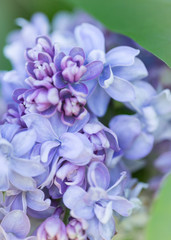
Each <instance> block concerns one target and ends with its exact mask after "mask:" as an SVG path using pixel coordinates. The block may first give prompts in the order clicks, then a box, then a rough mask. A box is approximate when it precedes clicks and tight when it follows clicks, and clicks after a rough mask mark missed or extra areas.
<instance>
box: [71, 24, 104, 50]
mask: <svg viewBox="0 0 171 240" xmlns="http://www.w3.org/2000/svg"><path fill="white" fill-rule="evenodd" d="M75 38H76V40H77V42H78V44H79V45H80V46H81V47H82V48H83V49H84V51H85V53H86V54H88V53H89V52H90V51H92V50H94V49H99V50H102V51H104V48H105V40H104V36H103V33H102V32H101V31H100V30H99V29H98V28H97V27H95V26H93V25H91V24H88V23H83V24H81V25H79V26H77V27H76V28H75Z"/></svg>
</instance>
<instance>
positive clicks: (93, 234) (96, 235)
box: [86, 218, 113, 240]
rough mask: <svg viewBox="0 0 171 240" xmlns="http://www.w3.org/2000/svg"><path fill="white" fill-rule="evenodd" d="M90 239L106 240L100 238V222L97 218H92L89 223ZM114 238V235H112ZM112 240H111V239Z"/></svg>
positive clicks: (88, 232)
mask: <svg viewBox="0 0 171 240" xmlns="http://www.w3.org/2000/svg"><path fill="white" fill-rule="evenodd" d="M86 233H87V236H88V239H90V240H104V239H105V238H102V237H101V236H100V232H99V221H98V219H97V218H92V219H90V220H89V221H88V229H87V231H86ZM112 237H113V235H112ZM110 240H111V238H110Z"/></svg>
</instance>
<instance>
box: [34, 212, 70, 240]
mask: <svg viewBox="0 0 171 240" xmlns="http://www.w3.org/2000/svg"><path fill="white" fill-rule="evenodd" d="M47 239H49V240H53V239H57V240H68V237H67V233H66V227H65V224H64V223H63V222H62V221H61V220H60V218H59V216H58V215H53V216H51V217H49V218H47V219H46V220H45V221H44V222H43V223H42V224H41V225H40V226H39V228H38V230H37V240H47Z"/></svg>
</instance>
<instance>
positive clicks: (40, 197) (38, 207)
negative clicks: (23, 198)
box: [27, 189, 51, 211]
mask: <svg viewBox="0 0 171 240" xmlns="http://www.w3.org/2000/svg"><path fill="white" fill-rule="evenodd" d="M44 198H45V195H44V192H43V191H41V190H40V189H36V190H35V191H32V192H31V191H30V192H27V204H28V207H29V208H31V209H33V210H35V211H44V210H46V209H48V208H49V207H50V203H51V201H50V199H46V200H44Z"/></svg>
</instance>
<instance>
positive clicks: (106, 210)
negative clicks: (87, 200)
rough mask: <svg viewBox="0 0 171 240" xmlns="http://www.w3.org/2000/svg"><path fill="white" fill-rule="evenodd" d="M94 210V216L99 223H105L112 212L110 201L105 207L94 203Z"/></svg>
mask: <svg viewBox="0 0 171 240" xmlns="http://www.w3.org/2000/svg"><path fill="white" fill-rule="evenodd" d="M94 212H95V215H96V217H97V218H98V220H99V221H100V222H101V223H103V224H107V222H108V221H109V220H110V218H111V217H112V214H113V211H112V202H108V203H107V205H106V206H105V207H103V206H101V205H98V204H95V207H94Z"/></svg>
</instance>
